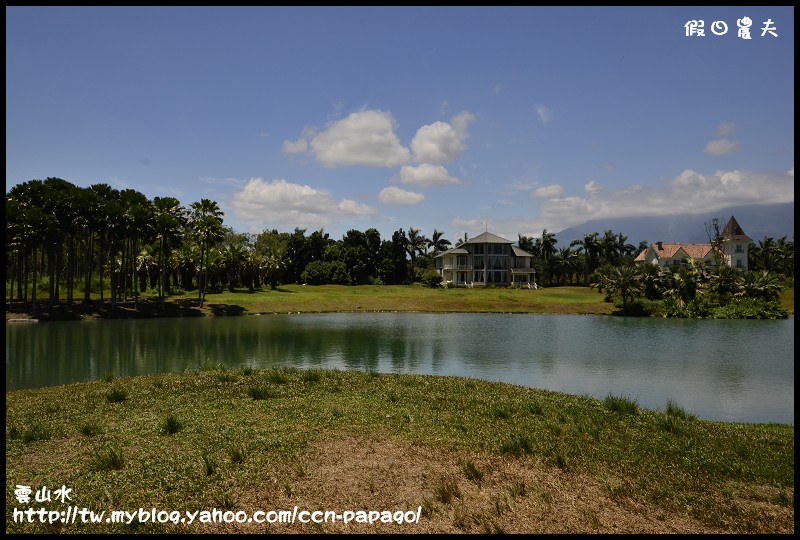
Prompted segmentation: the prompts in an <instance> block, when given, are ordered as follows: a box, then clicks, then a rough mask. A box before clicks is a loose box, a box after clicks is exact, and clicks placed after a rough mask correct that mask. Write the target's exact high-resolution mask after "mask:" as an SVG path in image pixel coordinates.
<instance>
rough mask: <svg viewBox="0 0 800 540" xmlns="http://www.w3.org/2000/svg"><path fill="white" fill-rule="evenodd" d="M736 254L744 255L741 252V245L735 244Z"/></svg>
mask: <svg viewBox="0 0 800 540" xmlns="http://www.w3.org/2000/svg"><path fill="white" fill-rule="evenodd" d="M736 253H744V252H743V250H742V244H736Z"/></svg>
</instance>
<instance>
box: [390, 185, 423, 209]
mask: <svg viewBox="0 0 800 540" xmlns="http://www.w3.org/2000/svg"><path fill="white" fill-rule="evenodd" d="M378 200H379V201H381V202H382V203H383V204H392V205H403V206H407V205H411V204H419V203H421V202H422V201H424V200H425V195H423V194H422V193H415V192H413V191H406V190H404V189H401V188H399V187H396V186H389V187H386V188H383V189H382V190H381V192H380V193H379V194H378Z"/></svg>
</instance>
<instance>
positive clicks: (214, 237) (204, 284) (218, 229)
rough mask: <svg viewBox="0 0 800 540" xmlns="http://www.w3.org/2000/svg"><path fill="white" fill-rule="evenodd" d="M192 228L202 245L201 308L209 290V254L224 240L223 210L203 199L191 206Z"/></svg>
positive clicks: (199, 285) (214, 203) (199, 284)
mask: <svg viewBox="0 0 800 540" xmlns="http://www.w3.org/2000/svg"><path fill="white" fill-rule="evenodd" d="M190 207H191V217H190V220H189V224H190V227H191V229H192V231H193V233H194V235H195V237H196V238H197V240H198V243H199V244H200V273H199V274H198V301H199V303H200V307H203V302H204V301H205V298H206V290H207V289H208V263H209V252H210V251H211V248H212V247H213V246H214V244H216V243H217V242H218V241H219V240H221V239H222V235H223V228H222V216H223V213H222V210H220V208H219V205H218V204H217V203H216V202H215V201H212V200H211V199H201V200H200V201H199V202H193V203H192V204H191V205H190Z"/></svg>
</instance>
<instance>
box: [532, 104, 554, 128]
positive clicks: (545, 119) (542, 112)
mask: <svg viewBox="0 0 800 540" xmlns="http://www.w3.org/2000/svg"><path fill="white" fill-rule="evenodd" d="M536 114H538V115H539V120H541V121H542V124H547V123H549V122H550V120H552V119H553V111H551V110H550V109H548V108H547V107H545V106H544V105H537V107H536Z"/></svg>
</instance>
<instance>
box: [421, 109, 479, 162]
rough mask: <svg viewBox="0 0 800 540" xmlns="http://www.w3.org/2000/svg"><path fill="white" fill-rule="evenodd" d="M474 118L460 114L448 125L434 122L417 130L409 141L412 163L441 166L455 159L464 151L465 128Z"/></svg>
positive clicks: (468, 114)
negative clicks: (412, 156)
mask: <svg viewBox="0 0 800 540" xmlns="http://www.w3.org/2000/svg"><path fill="white" fill-rule="evenodd" d="M474 119H475V117H474V116H473V115H472V114H471V113H469V112H466V111H465V112H461V113H459V114H458V115H456V116H455V117H454V118H453V119H452V120H451V121H450V123H447V122H434V123H433V124H428V125H425V126H422V127H421V128H419V129H418V130H417V133H416V134H415V135H414V138H413V139H412V141H411V151H412V152H413V153H414V161H416V162H418V163H431V164H441V163H447V162H449V161H453V160H454V159H457V158H458V157H459V156H460V155H461V153H462V152H463V151H464V149H465V148H466V146H465V145H464V139H466V138H467V136H468V133H467V128H468V127H469V123H470V122H472V121H473V120H474Z"/></svg>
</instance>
